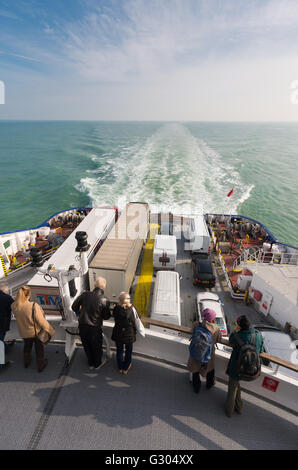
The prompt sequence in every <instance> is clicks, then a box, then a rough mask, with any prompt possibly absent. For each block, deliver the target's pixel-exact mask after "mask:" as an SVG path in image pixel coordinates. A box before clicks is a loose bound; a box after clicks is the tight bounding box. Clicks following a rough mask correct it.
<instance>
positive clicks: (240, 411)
mask: <svg viewBox="0 0 298 470" xmlns="http://www.w3.org/2000/svg"><path fill="white" fill-rule="evenodd" d="M235 411H236V413H238V415H241V414H242V410H240V409H239V408H236V407H235Z"/></svg>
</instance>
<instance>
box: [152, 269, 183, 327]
mask: <svg viewBox="0 0 298 470" xmlns="http://www.w3.org/2000/svg"><path fill="white" fill-rule="evenodd" d="M151 318H152V320H158V321H162V322H165V323H173V324H174V325H178V326H181V309H180V279H179V274H178V273H177V272H173V271H158V273H157V275H156V281H155V286H154V292H153V299H152V308H151ZM150 328H151V329H152V330H156V331H161V332H162V333H168V334H171V335H177V336H178V335H180V332H178V331H175V330H170V329H167V328H162V327H159V326H153V325H151V326H150Z"/></svg>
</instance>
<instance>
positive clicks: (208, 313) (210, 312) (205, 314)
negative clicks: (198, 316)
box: [202, 308, 216, 321]
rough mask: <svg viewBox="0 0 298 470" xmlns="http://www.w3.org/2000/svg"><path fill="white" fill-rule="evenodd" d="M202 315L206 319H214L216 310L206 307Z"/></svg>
mask: <svg viewBox="0 0 298 470" xmlns="http://www.w3.org/2000/svg"><path fill="white" fill-rule="evenodd" d="M202 317H203V318H204V320H206V321H213V320H214V319H215V318H216V312H215V311H214V310H212V308H204V310H203V311H202Z"/></svg>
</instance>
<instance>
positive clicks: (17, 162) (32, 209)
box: [0, 121, 298, 246]
mask: <svg viewBox="0 0 298 470" xmlns="http://www.w3.org/2000/svg"><path fill="white" fill-rule="evenodd" d="M0 162H1V189H0V196H1V214H0V215H1V217H0V232H6V231H14V230H19V229H24V228H29V227H34V226H36V225H39V224H40V223H41V222H42V221H43V220H45V219H46V218H48V217H49V216H50V215H52V214H53V213H56V212H58V211H60V210H63V209H66V208H69V207H76V206H87V205H93V206H96V205H118V206H119V207H123V206H124V204H125V203H126V202H128V201H147V202H148V203H149V204H150V208H151V209H152V210H163V211H166V212H168V211H170V210H171V211H173V212H177V213H180V214H182V213H206V212H213V213H221V212H224V213H234V214H235V213H239V214H242V215H246V216H248V217H252V218H254V219H257V220H259V221H260V222H262V223H264V224H265V225H266V227H267V228H268V229H269V230H270V231H271V233H272V234H273V235H274V236H275V237H277V238H278V240H280V241H282V242H285V243H289V244H292V245H295V246H298V189H297V188H298V184H297V182H298V123H297V124H296V123H200V122H189V123H188V122H168V123H166V122H100V121H97V122H91V121H90V122H89V121H84V122H78V121H75V122H72V121H71V122H64V121H63V122H62V121H51V122H46V121H39V122H37V121H34V122H33V121H0ZM231 189H233V190H234V192H233V194H232V196H231V197H229V198H228V197H227V194H228V192H229V191H230V190H231Z"/></svg>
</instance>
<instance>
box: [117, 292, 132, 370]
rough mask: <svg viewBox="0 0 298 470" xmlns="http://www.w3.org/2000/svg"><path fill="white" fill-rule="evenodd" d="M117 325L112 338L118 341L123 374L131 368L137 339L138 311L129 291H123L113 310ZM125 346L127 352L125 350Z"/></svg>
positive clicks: (118, 357) (118, 356) (119, 367)
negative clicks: (134, 344)
mask: <svg viewBox="0 0 298 470" xmlns="http://www.w3.org/2000/svg"><path fill="white" fill-rule="evenodd" d="M113 316H114V320H115V326H114V328H113V332H112V340H113V341H115V343H116V348H117V351H116V357H117V365H118V369H119V371H120V372H121V374H124V375H126V374H127V373H128V371H129V369H130V368H131V356H132V350H133V343H134V342H135V341H136V332H137V326H136V318H135V316H136V311H135V308H134V306H133V305H132V303H131V301H130V295H129V293H128V292H121V293H120V295H119V303H118V304H117V305H116V307H115V308H114V311H113ZM124 348H125V352H124Z"/></svg>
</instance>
